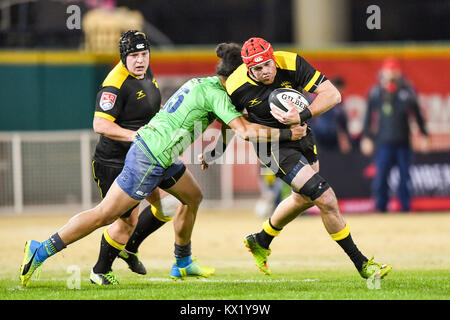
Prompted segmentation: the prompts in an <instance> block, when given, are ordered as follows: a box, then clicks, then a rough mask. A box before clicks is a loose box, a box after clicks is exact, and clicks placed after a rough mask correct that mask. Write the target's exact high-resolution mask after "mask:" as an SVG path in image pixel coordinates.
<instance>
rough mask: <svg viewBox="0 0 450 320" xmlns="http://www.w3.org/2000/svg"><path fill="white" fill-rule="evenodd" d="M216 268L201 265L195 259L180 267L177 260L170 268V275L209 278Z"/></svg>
mask: <svg viewBox="0 0 450 320" xmlns="http://www.w3.org/2000/svg"><path fill="white" fill-rule="evenodd" d="M215 271H216V270H215V269H214V268H212V267H205V266H200V265H199V264H198V263H197V262H196V261H195V259H194V260H191V263H190V264H189V265H187V266H185V267H179V266H178V265H177V263H176V262H175V263H174V264H173V265H172V270H170V277H171V278H172V279H184V278H186V277H196V278H200V277H204V278H208V277H209V276H211V275H213V274H214V272H215Z"/></svg>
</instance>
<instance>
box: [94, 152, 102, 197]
mask: <svg viewBox="0 0 450 320" xmlns="http://www.w3.org/2000/svg"><path fill="white" fill-rule="evenodd" d="M94 162H95V161H94V160H93V161H92V174H93V175H94V179H95V180H97V186H98V189H99V190H100V196H101V197H102V199H103V198H104V196H103V190H102V188H101V187H100V179H99V178H97V176H96V175H95V169H94Z"/></svg>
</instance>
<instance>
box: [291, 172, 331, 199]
mask: <svg viewBox="0 0 450 320" xmlns="http://www.w3.org/2000/svg"><path fill="white" fill-rule="evenodd" d="M328 189H330V185H329V184H328V182H327V181H326V180H325V179H324V178H322V177H321V176H320V175H319V174H318V173H316V174H314V175H313V176H312V177H311V178H310V179H309V180H308V181H306V183H305V184H304V185H303V187H301V188H300V190H299V191H298V193H300V194H303V195H305V196H307V197H309V198H310V199H311V200H312V201H314V200H316V199H318V198H319V197H320V196H322V194H324V192H325V191H327V190H328Z"/></svg>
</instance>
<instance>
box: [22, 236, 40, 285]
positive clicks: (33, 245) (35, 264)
mask: <svg viewBox="0 0 450 320" xmlns="http://www.w3.org/2000/svg"><path fill="white" fill-rule="evenodd" d="M40 245H41V243H40V242H39V241H35V240H28V241H27V242H26V243H25V250H24V252H25V254H24V257H23V262H22V266H21V267H20V282H21V283H22V286H24V287H27V286H28V285H29V283H30V279H31V276H32V275H33V273H34V272H35V271H36V270H37V269H38V268H39V267H40V266H41V264H42V262H40V261H38V260H37V259H36V254H37V251H38V248H39V247H40ZM37 276H39V272H38V273H37Z"/></svg>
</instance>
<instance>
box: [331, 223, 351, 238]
mask: <svg viewBox="0 0 450 320" xmlns="http://www.w3.org/2000/svg"><path fill="white" fill-rule="evenodd" d="M349 234H350V228H349V227H348V225H347V224H345V227H344V229H342V230H341V231H339V232H337V233H332V234H330V236H331V239H333V240H334V241H339V240H342V239H345V238H347V237H348V235H349Z"/></svg>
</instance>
